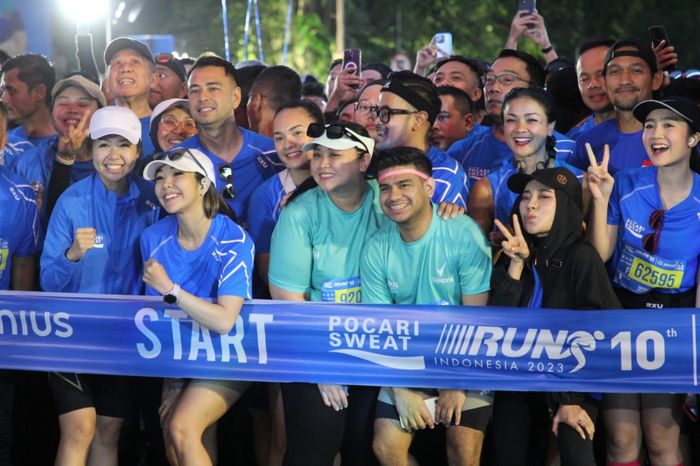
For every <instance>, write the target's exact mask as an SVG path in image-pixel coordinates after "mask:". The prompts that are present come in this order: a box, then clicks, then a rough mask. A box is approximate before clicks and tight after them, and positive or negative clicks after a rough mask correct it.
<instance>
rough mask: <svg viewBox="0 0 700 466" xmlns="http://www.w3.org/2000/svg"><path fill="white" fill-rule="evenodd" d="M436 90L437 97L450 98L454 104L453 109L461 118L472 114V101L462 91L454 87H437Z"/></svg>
mask: <svg viewBox="0 0 700 466" xmlns="http://www.w3.org/2000/svg"><path fill="white" fill-rule="evenodd" d="M437 90H438V96H441V95H449V96H451V97H452V99H453V100H454V102H455V108H456V109H457V111H458V112H459V113H460V114H461V115H462V116H464V115H468V114H469V113H473V112H474V109H473V108H472V100H471V99H470V98H469V96H468V95H467V93H466V92H464V91H463V90H462V89H458V88H456V87H454V86H439V87H438V88H437Z"/></svg>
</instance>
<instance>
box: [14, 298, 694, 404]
mask: <svg viewBox="0 0 700 466" xmlns="http://www.w3.org/2000/svg"><path fill="white" fill-rule="evenodd" d="M696 314H697V310H696V309H666V310H658V309H657V310H617V311H567V310H550V309H541V310H532V309H524V308H497V307H458V306H373V305H343V304H330V305H329V304H321V303H308V302H305V303H298V302H295V303H292V302H280V301H262V300H261V301H249V302H246V304H245V305H244V306H243V310H242V312H241V315H240V317H239V318H238V320H237V322H236V325H235V326H234V328H233V329H232V330H231V331H230V332H229V333H228V334H225V335H220V334H218V333H215V332H211V331H209V330H208V329H206V328H204V327H202V326H200V325H199V324H198V323H197V322H194V321H193V320H192V319H190V318H188V316H187V315H186V314H185V313H184V312H183V311H181V310H180V309H178V308H177V307H175V306H169V305H167V304H165V303H163V301H162V300H161V299H159V298H153V297H144V296H139V297H131V296H107V295H99V296H97V295H83V294H62V293H17V292H0V368H5V369H20V370H37V371H59V372H78V373H96V374H123V375H136V376H163V377H187V378H197V379H234V380H251V381H263V382H317V383H334V384H348V385H379V386H393V387H397V386H406V387H426V388H428V387H429V388H469V389H481V390H528V391H584V392H676V393H684V392H698V388H697V387H698V360H697V358H698V354H697V353H698V352H697V348H698V343H697V320H696Z"/></svg>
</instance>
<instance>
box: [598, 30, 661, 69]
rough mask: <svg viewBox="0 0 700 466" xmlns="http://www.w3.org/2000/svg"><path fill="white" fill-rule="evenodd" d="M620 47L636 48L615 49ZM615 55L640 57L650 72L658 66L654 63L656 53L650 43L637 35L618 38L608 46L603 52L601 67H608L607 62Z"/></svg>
mask: <svg viewBox="0 0 700 466" xmlns="http://www.w3.org/2000/svg"><path fill="white" fill-rule="evenodd" d="M622 47H632V48H635V49H637V50H619V51H618V50H617V49H619V48H622ZM616 57H637V58H641V59H642V60H644V61H645V62H647V65H649V68H650V69H651V72H652V74H653V73H656V72H657V71H658V70H659V68H658V66H657V64H656V54H654V49H652V48H651V44H650V43H649V42H647V41H645V40H642V39H639V38H637V37H628V38H626V39H620V40H618V41H617V42H615V43H614V44H612V45H611V46H610V48H609V49H608V51H607V53H606V54H605V60H603V63H604V65H603V68H604V69H605V70H607V69H608V63H610V61H611V60H613V59H614V58H616Z"/></svg>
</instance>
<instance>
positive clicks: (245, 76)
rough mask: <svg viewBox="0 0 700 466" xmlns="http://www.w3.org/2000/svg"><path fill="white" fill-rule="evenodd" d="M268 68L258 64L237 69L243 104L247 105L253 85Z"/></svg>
mask: <svg viewBox="0 0 700 466" xmlns="http://www.w3.org/2000/svg"><path fill="white" fill-rule="evenodd" d="M265 68H267V65H263V64H257V65H249V66H244V67H243V68H236V71H237V72H238V87H240V88H241V103H242V104H243V105H245V104H246V103H247V102H248V95H249V94H250V88H251V87H252V86H253V83H254V82H255V80H256V79H257V77H258V76H260V73H262V72H263V70H264V69H265Z"/></svg>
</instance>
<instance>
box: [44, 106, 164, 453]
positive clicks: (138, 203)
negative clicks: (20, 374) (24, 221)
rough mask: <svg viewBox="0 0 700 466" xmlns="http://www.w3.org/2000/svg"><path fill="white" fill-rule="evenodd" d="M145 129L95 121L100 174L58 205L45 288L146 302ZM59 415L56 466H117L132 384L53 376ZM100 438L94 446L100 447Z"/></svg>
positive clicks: (122, 121)
mask: <svg viewBox="0 0 700 466" xmlns="http://www.w3.org/2000/svg"><path fill="white" fill-rule="evenodd" d="M140 134H141V124H140V122H139V120H138V118H137V117H136V115H135V114H134V113H133V112H132V111H131V110H129V109H127V108H124V107H105V108H101V109H99V110H97V111H96V112H95V113H94V114H93V116H92V119H91V120H90V138H89V140H88V142H87V144H88V147H89V149H90V150H91V152H92V156H93V164H94V166H95V171H96V173H94V174H92V175H91V176H88V177H86V178H85V179H83V180H81V181H79V182H77V183H75V184H73V185H72V186H71V187H70V188H68V189H67V190H66V191H65V192H64V193H63V194H62V195H61V197H60V198H59V199H58V202H57V203H56V207H55V209H54V211H53V214H52V215H51V219H50V221H49V227H48V231H47V233H46V240H45V242H44V251H43V253H42V256H41V266H42V270H43V273H42V274H41V287H42V289H43V290H45V291H61V292H72V293H109V294H128V295H133V294H140V293H141V290H142V288H143V283H142V282H141V270H142V262H141V260H140V258H139V256H138V240H139V236H140V235H141V232H142V231H143V230H144V229H145V228H146V227H147V226H149V225H151V224H152V223H154V222H155V221H156V219H157V218H158V209H157V208H156V198H155V195H154V192H153V186H152V184H150V183H148V182H147V181H145V180H143V179H141V178H137V177H134V176H132V175H131V171H132V170H133V167H134V163H135V161H136V159H137V157H138V155H139V152H140V148H141V143H140V141H139V139H140ZM49 380H50V385H51V389H52V391H53V394H54V398H55V400H56V406H57V410H58V413H59V417H58V420H59V425H60V429H61V439H60V442H59V447H58V453H57V457H56V464H81V463H84V462H85V458H86V457H87V455H88V451H89V452H90V459H91V464H116V462H117V444H118V440H119V431H120V428H121V424H122V421H123V418H124V416H125V415H126V413H127V412H128V411H129V409H131V408H130V403H131V393H132V389H131V388H130V381H129V379H128V378H126V377H118V376H98V375H85V374H59V373H51V374H50V375H49ZM93 436H94V439H93Z"/></svg>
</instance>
